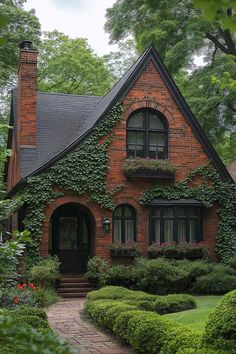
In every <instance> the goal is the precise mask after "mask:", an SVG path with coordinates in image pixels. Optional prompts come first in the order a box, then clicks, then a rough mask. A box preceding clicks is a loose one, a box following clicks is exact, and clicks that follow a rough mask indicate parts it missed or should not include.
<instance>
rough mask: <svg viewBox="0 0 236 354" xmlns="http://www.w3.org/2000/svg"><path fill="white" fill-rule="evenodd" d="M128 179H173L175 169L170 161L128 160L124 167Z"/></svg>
mask: <svg viewBox="0 0 236 354" xmlns="http://www.w3.org/2000/svg"><path fill="white" fill-rule="evenodd" d="M122 170H123V173H124V174H125V175H126V177H127V178H134V177H139V178H150V179H173V178H174V174H175V168H174V167H173V165H172V163H171V162H170V161H169V160H155V159H140V158H137V159H127V160H125V161H124V163H123V166H122Z"/></svg>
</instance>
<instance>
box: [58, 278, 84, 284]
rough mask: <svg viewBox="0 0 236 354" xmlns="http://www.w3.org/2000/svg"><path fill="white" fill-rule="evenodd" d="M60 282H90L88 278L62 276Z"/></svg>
mask: <svg viewBox="0 0 236 354" xmlns="http://www.w3.org/2000/svg"><path fill="white" fill-rule="evenodd" d="M59 282H60V283H78V284H79V283H88V280H87V279H85V278H61V279H60V280H59Z"/></svg>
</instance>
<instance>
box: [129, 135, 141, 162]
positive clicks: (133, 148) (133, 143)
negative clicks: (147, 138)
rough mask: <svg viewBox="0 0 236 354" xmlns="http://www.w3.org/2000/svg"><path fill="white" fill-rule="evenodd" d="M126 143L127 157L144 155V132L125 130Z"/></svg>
mask: <svg viewBox="0 0 236 354" xmlns="http://www.w3.org/2000/svg"><path fill="white" fill-rule="evenodd" d="M127 144H128V155H129V157H143V156H144V133H142V132H127Z"/></svg>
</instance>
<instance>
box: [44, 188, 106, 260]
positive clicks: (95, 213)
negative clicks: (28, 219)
mask: <svg viewBox="0 0 236 354" xmlns="http://www.w3.org/2000/svg"><path fill="white" fill-rule="evenodd" d="M69 203H76V204H79V205H81V206H82V207H85V208H86V209H87V210H88V212H89V214H90V215H91V217H92V218H93V224H94V227H93V229H94V230H93V232H94V234H93V239H94V242H95V240H96V234H95V233H96V230H97V228H98V227H101V228H102V223H101V220H102V216H101V214H100V211H99V208H97V207H96V206H95V205H94V204H92V203H90V202H88V200H87V199H86V198H84V197H81V196H73V195H70V196H63V197H60V198H58V199H56V200H55V201H54V202H52V203H51V204H50V205H48V206H47V207H46V208H45V219H44V222H43V224H42V228H41V230H42V236H41V242H40V255H41V256H42V257H47V256H48V246H49V245H48V242H49V224H50V219H51V217H52V215H53V213H54V211H55V210H56V209H57V208H59V207H60V206H62V205H64V204H69ZM93 247H95V245H93Z"/></svg>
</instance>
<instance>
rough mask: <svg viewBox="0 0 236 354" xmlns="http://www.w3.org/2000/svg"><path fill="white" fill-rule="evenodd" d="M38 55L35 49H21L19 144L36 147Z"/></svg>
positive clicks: (18, 112)
mask: <svg viewBox="0 0 236 354" xmlns="http://www.w3.org/2000/svg"><path fill="white" fill-rule="evenodd" d="M37 55H38V52H37V51H36V50H33V49H21V51H20V59H19V70H18V101H17V103H18V107H17V117H18V122H17V123H18V126H17V130H18V134H17V135H18V139H19V141H18V144H19V146H20V145H26V146H35V145H36V80H37Z"/></svg>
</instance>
